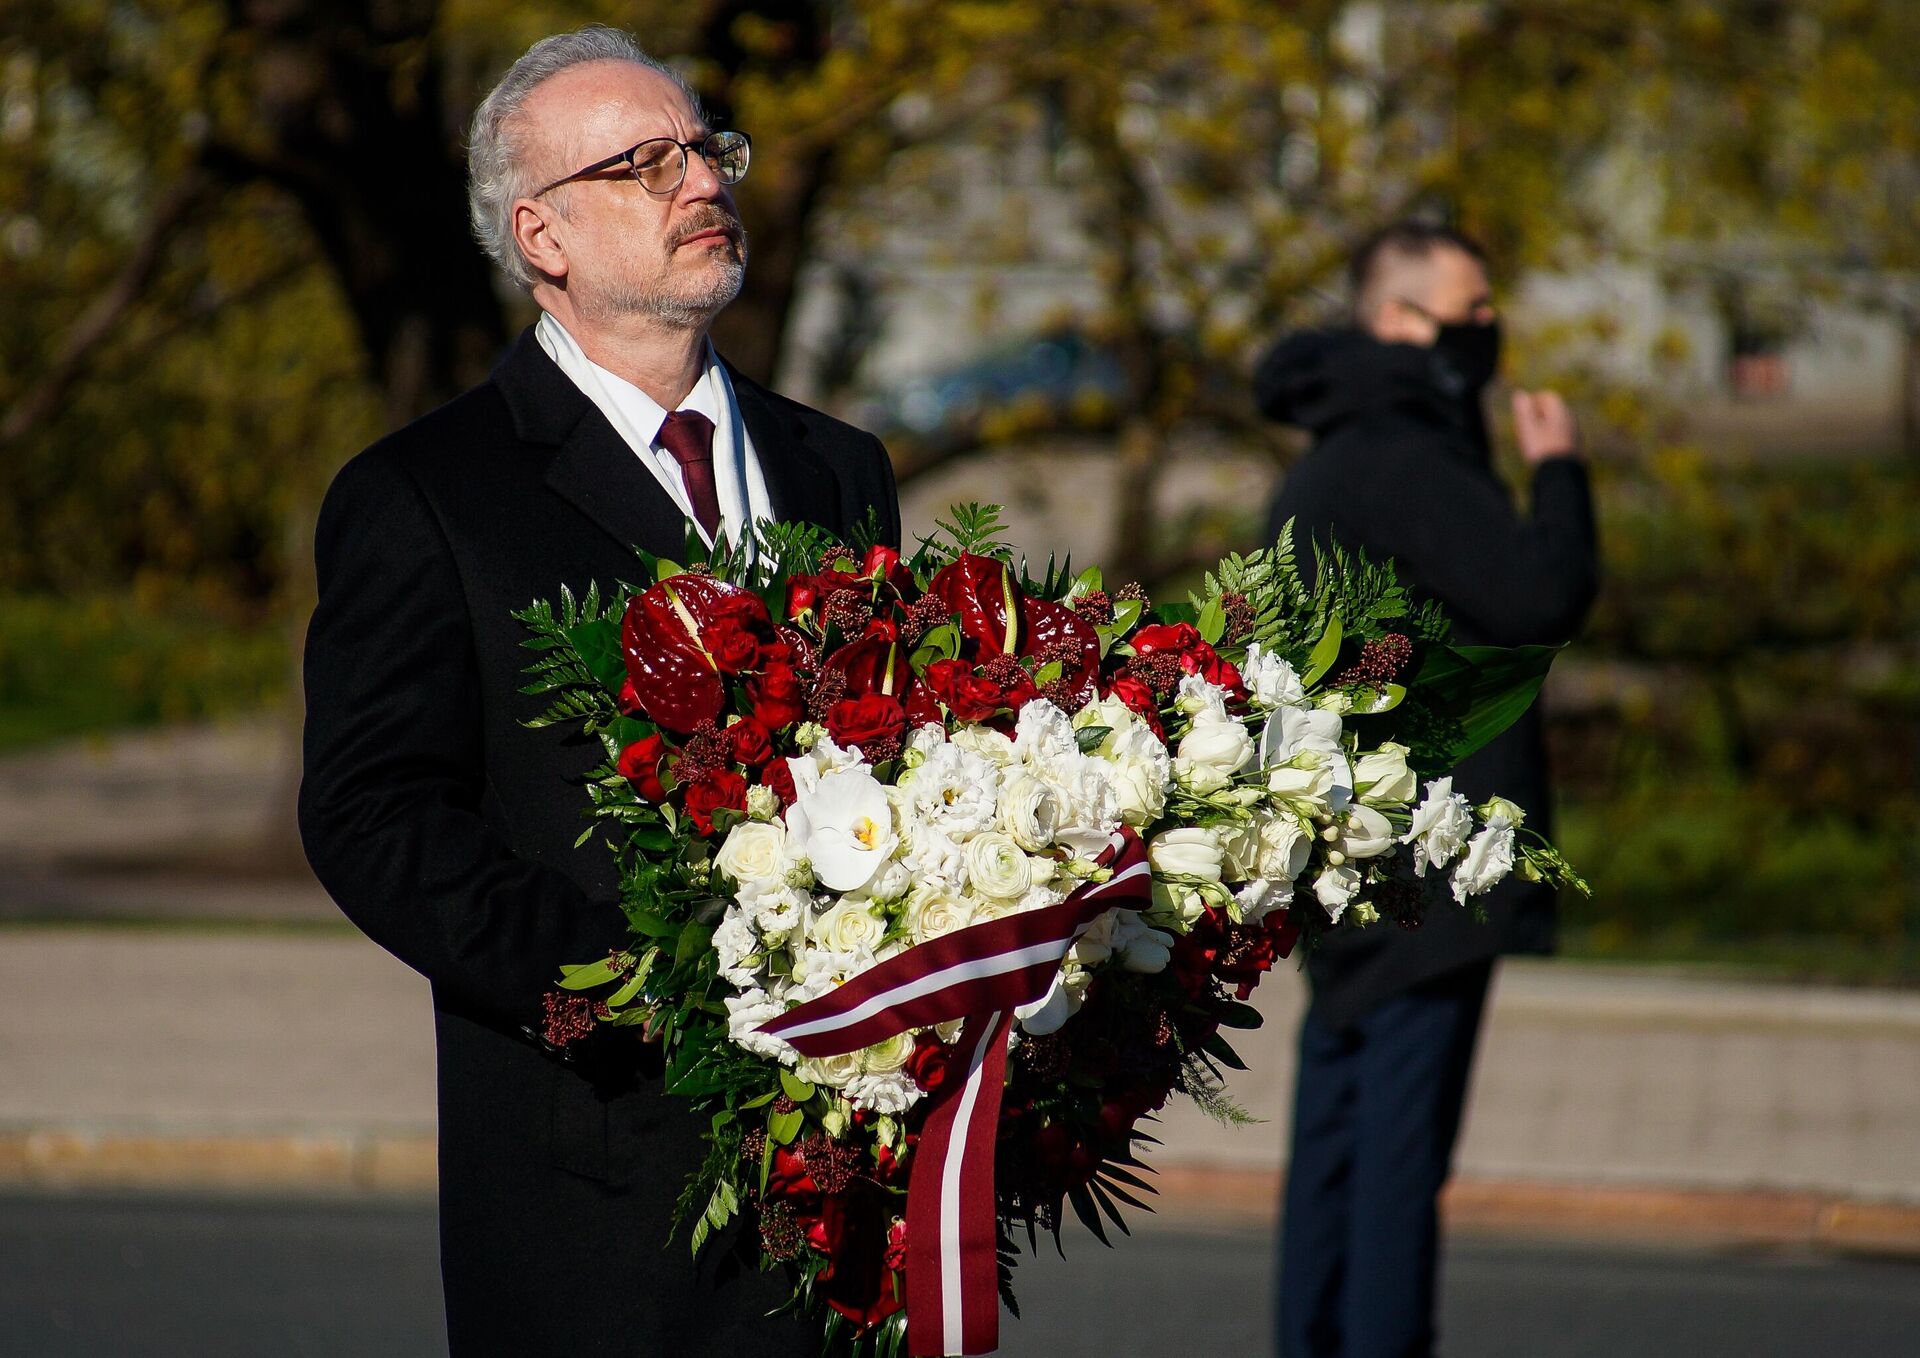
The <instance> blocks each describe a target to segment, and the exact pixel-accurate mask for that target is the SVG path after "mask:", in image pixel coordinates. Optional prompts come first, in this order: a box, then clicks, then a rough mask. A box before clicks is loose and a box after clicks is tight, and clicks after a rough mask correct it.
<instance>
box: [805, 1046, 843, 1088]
mask: <svg viewBox="0 0 1920 1358" xmlns="http://www.w3.org/2000/svg"><path fill="white" fill-rule="evenodd" d="M793 1073H794V1074H795V1075H798V1076H799V1077H800V1078H801V1079H803V1080H805V1081H806V1082H807V1083H808V1084H814V1085H826V1086H827V1087H828V1088H830V1089H838V1088H840V1087H841V1086H842V1085H844V1084H846V1083H847V1081H849V1080H851V1079H853V1078H854V1077H855V1076H856V1075H858V1074H859V1073H860V1053H859V1052H840V1053H838V1054H836V1055H833V1056H809V1057H808V1058H807V1059H806V1060H804V1061H802V1062H801V1063H800V1064H799V1065H798V1066H796V1067H794V1071H793Z"/></svg>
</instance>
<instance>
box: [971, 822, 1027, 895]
mask: <svg viewBox="0 0 1920 1358" xmlns="http://www.w3.org/2000/svg"><path fill="white" fill-rule="evenodd" d="M967 876H968V878H969V879H970V880H971V881H972V883H973V889H974V891H975V892H976V893H978V894H979V895H982V896H992V897H994V898H996V899H998V900H1003V901H1017V900H1019V899H1020V898H1021V897H1022V896H1024V895H1026V894H1027V888H1029V887H1031V886H1032V885H1033V865H1032V864H1030V863H1028V862H1027V855H1026V854H1025V852H1023V851H1022V850H1021V848H1020V846H1019V845H1018V844H1016V843H1014V842H1013V838H1012V837H1011V836H1010V835H1003V834H1001V833H1000V832H999V831H998V830H989V831H988V832H987V833H986V834H983V835H975V836H974V837H973V838H972V839H970V840H968V841H967Z"/></svg>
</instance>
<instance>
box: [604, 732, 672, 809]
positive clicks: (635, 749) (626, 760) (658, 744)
mask: <svg viewBox="0 0 1920 1358" xmlns="http://www.w3.org/2000/svg"><path fill="white" fill-rule="evenodd" d="M666 757H667V742H666V740H665V739H664V738H663V737H662V736H661V735H660V734H659V733H658V732H655V733H654V734H653V735H650V736H646V737H643V738H642V739H640V740H636V741H634V742H633V744H631V745H629V746H627V748H626V749H624V750H622V751H620V758H619V761H618V762H617V763H616V765H615V767H616V768H618V769H619V770H620V776H621V777H622V778H625V779H626V780H627V781H629V782H630V783H632V784H633V790H634V791H635V792H638V793H639V794H640V795H641V796H642V797H645V798H646V799H647V800H648V801H650V802H664V801H665V800H666V799H667V790H666V788H665V787H663V786H662V785H661V783H660V765H661V763H662V762H663V761H664V760H665V759H666Z"/></svg>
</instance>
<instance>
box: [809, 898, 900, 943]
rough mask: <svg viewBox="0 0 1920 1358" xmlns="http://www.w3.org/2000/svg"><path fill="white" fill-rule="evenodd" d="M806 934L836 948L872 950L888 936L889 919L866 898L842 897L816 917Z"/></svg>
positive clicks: (816, 940) (818, 941)
mask: <svg viewBox="0 0 1920 1358" xmlns="http://www.w3.org/2000/svg"><path fill="white" fill-rule="evenodd" d="M807 934H808V936H809V937H810V938H812V939H813V940H814V941H815V942H817V943H818V944H819V946H821V947H823V948H828V949H831V950H832V951H834V952H841V953H858V952H863V951H864V952H872V951H873V950H874V949H875V948H877V947H879V946H880V940H881V939H883V938H885V937H886V934H887V923H886V921H885V920H883V919H881V918H880V916H879V915H877V914H875V913H874V911H873V908H872V907H871V906H870V905H868V904H867V903H866V902H865V901H847V900H843V901H840V902H839V903H837V904H836V905H834V906H833V907H832V908H831V909H829V910H828V911H827V912H826V913H825V914H824V915H822V916H820V918H819V919H817V920H815V921H814V922H813V924H812V926H811V927H810V928H809V929H808V930H807Z"/></svg>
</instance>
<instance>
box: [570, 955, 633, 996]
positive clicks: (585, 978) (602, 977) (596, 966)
mask: <svg viewBox="0 0 1920 1358" xmlns="http://www.w3.org/2000/svg"><path fill="white" fill-rule="evenodd" d="M619 979H620V972H619V970H618V969H617V968H616V967H615V966H614V964H613V962H612V961H611V960H610V959H609V960H602V961H599V962H587V963H585V964H583V965H580V966H566V967H561V968H560V988H561V989H562V990H591V989H593V987H595V986H597V985H606V984H607V983H608V982H609V981H617V980H619Z"/></svg>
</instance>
